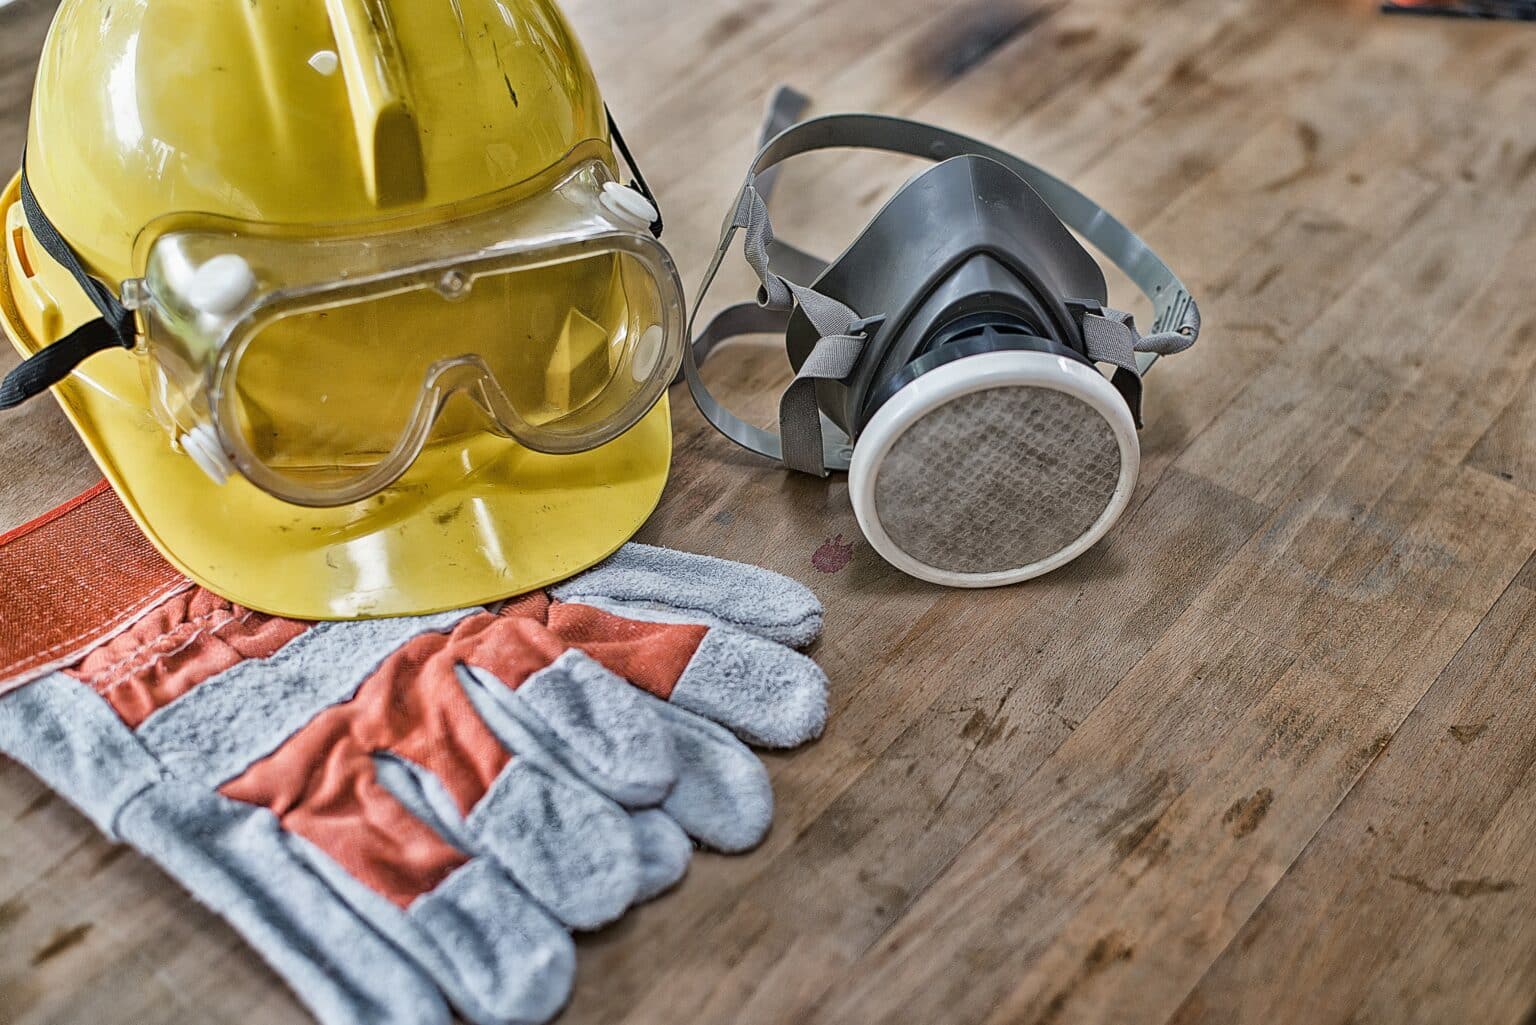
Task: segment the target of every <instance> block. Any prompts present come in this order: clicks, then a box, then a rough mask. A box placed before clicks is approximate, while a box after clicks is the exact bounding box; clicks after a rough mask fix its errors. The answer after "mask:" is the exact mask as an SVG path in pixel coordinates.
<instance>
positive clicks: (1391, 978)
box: [1173, 566, 1536, 1025]
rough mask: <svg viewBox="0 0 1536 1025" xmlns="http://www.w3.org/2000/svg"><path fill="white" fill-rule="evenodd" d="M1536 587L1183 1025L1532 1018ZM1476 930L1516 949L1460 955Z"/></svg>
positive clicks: (1203, 990)
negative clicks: (1459, 940) (1277, 1019)
mask: <svg viewBox="0 0 1536 1025" xmlns="http://www.w3.org/2000/svg"><path fill="white" fill-rule="evenodd" d="M1533 582H1536V566H1527V568H1526V570H1525V572H1524V573H1522V574H1521V576H1520V578H1519V579H1518V580H1517V581H1516V582H1515V583H1514V584H1512V586H1511V587H1510V588H1509V589H1508V591H1507V592H1506V594H1505V595H1504V596H1503V597H1502V598H1501V600H1500V602H1499V603H1498V605H1497V606H1496V607H1495V608H1494V610H1493V611H1492V613H1491V614H1490V615H1489V616H1488V619H1487V621H1486V622H1485V623H1484V624H1483V625H1482V626H1481V627H1480V628H1479V629H1478V631H1477V632H1476V634H1474V636H1473V637H1472V638H1471V639H1470V640H1469V641H1468V643H1467V644H1466V646H1465V647H1464V648H1463V649H1462V650H1461V651H1460V652H1459V653H1458V655H1457V657H1456V659H1455V661H1454V662H1453V663H1452V664H1451V665H1450V666H1449V667H1448V668H1447V669H1446V671H1445V672H1444V674H1443V675H1442V676H1441V677H1440V679H1439V680H1438V681H1437V682H1436V684H1435V686H1434V688H1433V689H1432V690H1431V691H1430V692H1429V694H1428V695H1427V696H1426V697H1425V698H1424V700H1423V701H1422V702H1421V703H1420V705H1419V706H1418V707H1417V708H1416V709H1415V710H1414V712H1413V715H1412V716H1411V717H1410V718H1409V720H1408V722H1407V723H1406V724H1405V725H1404V727H1403V729H1402V730H1401V732H1399V733H1398V734H1397V735H1396V737H1395V738H1394V739H1393V740H1392V742H1391V744H1390V745H1389V746H1388V747H1387V748H1386V749H1385V751H1384V752H1383V754H1382V756H1381V758H1380V760H1379V761H1378V764H1377V765H1376V767H1375V770H1374V771H1373V772H1372V773H1371V774H1370V775H1369V776H1367V778H1366V779H1365V780H1364V781H1363V782H1362V783H1361V785H1360V786H1359V787H1358V788H1356V790H1355V792H1354V793H1352V794H1351V795H1350V796H1349V799H1348V800H1347V801H1345V803H1344V805H1343V806H1342V807H1341V808H1340V809H1339V813H1338V815H1337V816H1335V817H1334V819H1333V820H1332V821H1330V822H1329V823H1328V824H1327V825H1326V826H1325V827H1324V828H1323V830H1322V831H1321V832H1320V833H1319V834H1318V836H1317V838H1316V840H1315V841H1314V842H1313V843H1312V844H1311V846H1309V847H1308V849H1307V851H1306V853H1305V854H1304V855H1303V857H1302V858H1301V859H1300V860H1299V861H1298V862H1297V864H1296V866H1295V868H1294V869H1293V870H1292V871H1291V872H1290V873H1289V874H1288V875H1287V876H1286V878H1285V879H1284V880H1282V881H1281V882H1280V884H1279V885H1278V886H1277V887H1276V888H1275V889H1274V891H1273V892H1272V893H1271V894H1270V895H1269V897H1268V898H1267V899H1266V900H1265V902H1264V904H1263V906H1262V907H1261V908H1259V910H1258V912H1257V913H1256V914H1254V915H1253V917H1252V918H1251V919H1250V920H1249V921H1248V922H1247V923H1246V925H1245V926H1244V927H1243V929H1242V931H1241V932H1240V933H1239V934H1238V935H1237V937H1236V938H1235V939H1234V940H1233V942H1232V944H1231V946H1230V947H1229V948H1228V950H1227V951H1226V953H1225V954H1224V955H1223V956H1222V958H1221V959H1220V960H1219V961H1218V962H1217V963H1216V964H1215V966H1214V967H1213V968H1212V969H1211V971H1210V972H1209V973H1208V974H1207V975H1206V976H1205V977H1204V978H1203V979H1202V980H1201V981H1200V984H1199V986H1198V987H1197V988H1195V990H1194V991H1193V992H1192V993H1191V994H1190V995H1189V997H1188V998H1187V1000H1186V1001H1185V1002H1184V1005H1183V1007H1182V1008H1181V1009H1180V1011H1179V1013H1178V1014H1177V1015H1176V1016H1175V1017H1174V1019H1173V1021H1175V1022H1177V1023H1179V1025H1193V1023H1196V1022H1222V1023H1224V1025H1225V1023H1231V1022H1250V1021H1251V1022H1258V1021H1266V1020H1274V1018H1273V1016H1276V1015H1279V1016H1283V1017H1285V1018H1286V1019H1287V1020H1293V1021H1309V1022H1318V1023H1319V1025H1326V1023H1331V1022H1345V1021H1356V1022H1361V1023H1366V1022H1371V1023H1375V1022H1400V1021H1411V1020H1417V1021H1476V1022H1486V1023H1489V1025H1494V1023H1498V1022H1509V1023H1511V1025H1513V1023H1518V1022H1521V1021H1525V1020H1528V1018H1527V1015H1528V1013H1529V1012H1530V1010H1531V1008H1532V1007H1536V979H1533V977H1532V973H1531V958H1530V951H1531V947H1530V936H1529V931H1528V930H1529V924H1530V921H1531V919H1530V917H1529V915H1528V913H1526V912H1527V908H1528V907H1529V901H1530V899H1531V897H1530V889H1531V882H1532V877H1531V875H1530V874H1529V868H1528V867H1529V865H1530V862H1529V857H1530V854H1529V848H1530V842H1529V841H1530V834H1531V821H1532V820H1531V819H1530V818H1529V817H1528V816H1525V817H1518V816H1519V813H1520V812H1521V811H1522V810H1523V809H1525V808H1529V802H1530V794H1529V791H1530V774H1531V769H1532V765H1533V763H1536V744H1533V742H1532V738H1533V736H1536V732H1533V730H1536V722H1533V720H1532V716H1533V715H1536V707H1533V706H1532V704H1531V702H1530V700H1529V693H1530V681H1531V679H1532V678H1533V676H1536V651H1533V649H1532V646H1531V644H1530V639H1531V637H1532V635H1533V631H1536V591H1533V590H1532V584H1533ZM1506 806H1508V813H1507V814H1506V813H1505V812H1504V809H1505V807H1506ZM1522 846H1523V847H1524V848H1525V849H1524V850H1522V851H1519V852H1513V851H1511V848H1512V847H1522ZM1521 866H1526V870H1525V873H1524V874H1520V870H1521ZM1479 925H1481V926H1482V927H1483V928H1484V929H1486V930H1488V931H1490V932H1492V933H1493V934H1495V935H1497V934H1499V933H1503V934H1504V935H1507V936H1509V937H1511V938H1512V939H1513V940H1514V941H1515V942H1514V945H1513V946H1511V947H1502V946H1501V945H1500V944H1499V943H1498V942H1497V940H1496V939H1495V938H1494V936H1491V935H1488V934H1487V933H1486V932H1485V933H1483V934H1482V935H1479V936H1478V937H1477V939H1476V940H1475V941H1474V947H1473V949H1471V950H1462V951H1458V950H1457V949H1456V947H1457V945H1456V944H1455V943H1454V942H1453V940H1454V937H1455V935H1459V936H1462V937H1468V936H1471V935H1476V933H1477V932H1478V931H1480V930H1478V926H1479ZM1452 930H1456V932H1455V934H1453V933H1452ZM1394 969H1395V970H1394ZM1298 980H1305V984H1304V985H1298V984H1297V983H1298ZM1419 996H1423V997H1424V998H1425V999H1426V1000H1427V1001H1428V1002H1427V1003H1424V1004H1419V1002H1418V1000H1417V998H1418V997H1419ZM1368 1003H1369V1006H1366V1005H1367V1004H1368ZM1357 1012H1359V1013H1357Z"/></svg>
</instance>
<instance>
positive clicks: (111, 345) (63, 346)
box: [0, 317, 131, 410]
mask: <svg viewBox="0 0 1536 1025" xmlns="http://www.w3.org/2000/svg"><path fill="white" fill-rule="evenodd" d="M117 348H131V346H125V345H123V344H122V342H121V341H119V339H118V337H117V333H116V332H115V331H113V330H112V328H111V326H109V325H108V324H107V322H106V321H105V320H104V319H101V318H99V317H98V318H97V319H96V320H93V321H91V322H90V323H89V324H83V325H81V326H80V327H79V328H77V329H76V330H75V331H74V332H72V333H71V334H70V335H69V336H68V337H66V338H64V339H63V340H61V341H57V342H54V343H53V344H52V345H50V346H48V347H47V348H46V349H42V350H40V351H39V352H38V353H37V355H35V356H33V357H32V358H31V359H28V360H24V361H23V362H22V364H21V366H19V367H17V368H16V369H15V370H12V371H11V372H10V373H9V374H6V375H5V380H4V381H3V382H0V410H6V409H15V408H16V407H17V406H19V405H21V404H22V403H23V402H26V401H27V400H28V399H33V398H36V397H37V396H39V395H41V394H43V392H45V391H47V390H48V389H49V388H52V387H53V386H54V385H56V384H58V383H59V382H60V381H62V380H64V379H65V378H66V377H68V376H69V375H70V374H71V373H72V372H73V371H74V369H75V368H76V367H78V366H79V365H80V364H81V363H84V362H85V361H86V360H88V359H90V358H91V357H92V356H94V355H96V354H97V353H98V352H105V351H107V350H108V349H117Z"/></svg>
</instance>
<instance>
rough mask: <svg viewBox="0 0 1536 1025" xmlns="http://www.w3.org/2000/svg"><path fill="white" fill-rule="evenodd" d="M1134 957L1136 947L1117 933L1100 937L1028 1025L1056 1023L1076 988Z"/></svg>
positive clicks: (1050, 1024)
mask: <svg viewBox="0 0 1536 1025" xmlns="http://www.w3.org/2000/svg"><path fill="white" fill-rule="evenodd" d="M1135 956H1136V948H1135V947H1132V946H1131V945H1130V944H1129V943H1127V942H1126V941H1125V938H1124V937H1123V936H1121V935H1120V934H1119V933H1110V934H1109V935H1108V936H1102V937H1100V938H1099V940H1098V942H1096V943H1094V945H1093V947H1092V948H1091V949H1090V950H1089V951H1088V953H1087V955H1086V956H1085V957H1084V958H1083V963H1082V966H1081V967H1080V968H1078V970H1077V972H1076V973H1075V974H1074V975H1073V976H1072V978H1071V979H1070V980H1069V981H1068V982H1067V984H1066V985H1065V986H1063V987H1062V988H1061V989H1059V990H1057V991H1056V993H1055V994H1054V995H1053V996H1052V997H1051V999H1050V1000H1049V1001H1048V1002H1047V1003H1046V1005H1045V1007H1044V1008H1042V1009H1041V1011H1040V1013H1039V1014H1038V1015H1036V1016H1035V1017H1034V1018H1033V1019H1031V1022H1030V1025H1052V1023H1053V1022H1057V1021H1060V1020H1061V1016H1062V1012H1063V1011H1065V1010H1066V1009H1067V1004H1068V1003H1069V1002H1070V1001H1071V999H1072V997H1073V996H1074V995H1075V994H1076V993H1077V991H1078V990H1079V989H1081V988H1082V987H1083V986H1084V985H1085V984H1087V983H1088V982H1090V981H1092V980H1093V978H1094V977H1095V976H1097V975H1100V974H1102V973H1103V972H1104V971H1105V970H1106V969H1108V968H1110V967H1111V966H1113V965H1116V964H1124V963H1125V962H1127V961H1130V960H1131V959H1132V958H1134V957H1135Z"/></svg>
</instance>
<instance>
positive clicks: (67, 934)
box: [32, 922, 94, 968]
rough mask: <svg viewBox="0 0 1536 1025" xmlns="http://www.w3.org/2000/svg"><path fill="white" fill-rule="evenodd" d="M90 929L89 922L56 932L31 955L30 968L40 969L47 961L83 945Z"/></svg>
mask: <svg viewBox="0 0 1536 1025" xmlns="http://www.w3.org/2000/svg"><path fill="white" fill-rule="evenodd" d="M92 928H94V927H93V926H92V925H91V924H90V923H89V922H86V923H84V924H82V925H76V926H72V927H70V928H68V929H60V930H59V931H58V932H56V933H54V934H53V939H51V940H49V941H48V942H47V943H45V944H43V945H42V947H40V948H39V949H38V951H37V953H35V954H33V955H32V967H33V968H38V967H41V966H42V965H45V964H47V963H48V962H49V961H52V960H53V959H54V958H56V957H58V956H59V955H60V954H64V953H67V952H68V951H70V950H72V949H74V948H75V947H78V946H79V945H80V944H82V943H84V942H85V938H86V937H87V936H89V935H90V934H91V929H92Z"/></svg>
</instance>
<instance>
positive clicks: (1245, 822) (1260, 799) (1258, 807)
mask: <svg viewBox="0 0 1536 1025" xmlns="http://www.w3.org/2000/svg"><path fill="white" fill-rule="evenodd" d="M1274 803H1275V792H1274V791H1273V790H1271V789H1270V788H1269V787H1261V788H1260V789H1259V790H1258V791H1256V792H1255V793H1254V795H1253V796H1252V797H1245V798H1243V799H1242V800H1240V801H1237V802H1235V803H1234V804H1233V805H1232V807H1230V808H1228V809H1227V813H1226V814H1225V815H1223V816H1222V817H1221V824H1222V825H1224V826H1226V827H1227V828H1229V829H1230V830H1231V831H1232V835H1233V836H1234V837H1235V838H1237V839H1238V840H1241V839H1243V838H1244V837H1245V836H1248V835H1250V834H1251V833H1252V832H1253V831H1254V830H1255V829H1258V828H1259V825H1260V824H1261V823H1262V822H1263V821H1264V816H1266V815H1268V814H1269V809H1270V807H1271V806H1273V805H1274Z"/></svg>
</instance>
